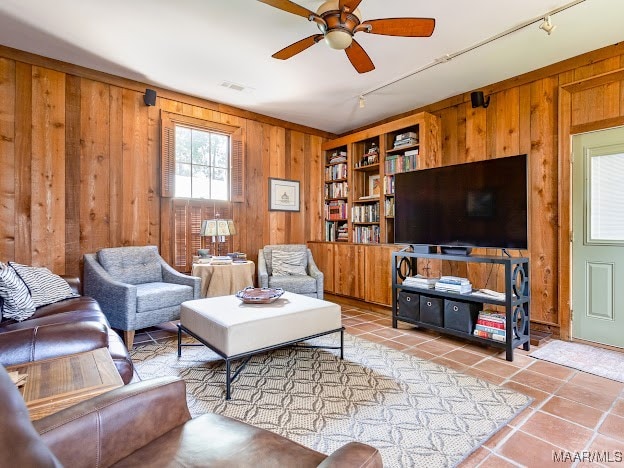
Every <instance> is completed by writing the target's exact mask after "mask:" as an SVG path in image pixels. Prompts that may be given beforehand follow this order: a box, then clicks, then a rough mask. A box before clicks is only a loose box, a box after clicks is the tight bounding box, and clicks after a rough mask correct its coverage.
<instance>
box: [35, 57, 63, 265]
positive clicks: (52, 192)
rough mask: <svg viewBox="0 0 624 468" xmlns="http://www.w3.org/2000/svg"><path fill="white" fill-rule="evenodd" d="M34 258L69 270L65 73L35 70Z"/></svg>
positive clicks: (42, 262)
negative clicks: (66, 259) (66, 236)
mask: <svg viewBox="0 0 624 468" xmlns="http://www.w3.org/2000/svg"><path fill="white" fill-rule="evenodd" d="M32 107H33V112H32V165H31V171H32V178H31V190H32V198H31V203H32V212H31V217H32V233H31V239H32V255H33V258H32V261H33V264H35V265H41V266H46V267H47V268H49V269H50V270H52V271H53V272H55V273H57V274H63V273H65V74H64V73H59V72H57V71H53V70H49V69H45V68H39V67H33V70H32Z"/></svg>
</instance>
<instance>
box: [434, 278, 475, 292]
mask: <svg viewBox="0 0 624 468" xmlns="http://www.w3.org/2000/svg"><path fill="white" fill-rule="evenodd" d="M435 289H436V291H446V292H454V293H457V294H470V293H471V292H472V283H471V282H470V281H469V280H468V278H462V277H459V276H441V277H440V279H439V280H438V281H437V282H436V283H435Z"/></svg>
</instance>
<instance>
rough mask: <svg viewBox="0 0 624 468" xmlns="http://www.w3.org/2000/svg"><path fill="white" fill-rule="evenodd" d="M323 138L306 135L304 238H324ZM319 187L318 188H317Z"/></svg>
mask: <svg viewBox="0 0 624 468" xmlns="http://www.w3.org/2000/svg"><path fill="white" fill-rule="evenodd" d="M322 143H323V139H322V138H321V137H318V136H314V135H306V147H305V162H306V170H305V174H306V176H305V180H306V184H307V187H306V191H307V194H308V195H307V197H306V216H305V218H306V223H307V224H306V237H305V238H306V239H309V240H322V239H323V238H324V229H323V228H324V224H325V223H324V213H323V180H324V179H323V177H324V173H323V167H324V162H323V156H322V150H321V144H322ZM319 187H320V188H319Z"/></svg>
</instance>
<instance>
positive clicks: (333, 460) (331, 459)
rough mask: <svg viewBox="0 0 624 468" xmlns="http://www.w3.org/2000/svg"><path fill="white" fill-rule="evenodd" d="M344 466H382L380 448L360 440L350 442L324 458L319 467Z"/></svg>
mask: <svg viewBox="0 0 624 468" xmlns="http://www.w3.org/2000/svg"><path fill="white" fill-rule="evenodd" d="M343 466H350V467H353V468H355V467H361V468H382V467H383V461H382V460H381V454H380V453H379V450H377V449H376V448H375V447H371V446H370V445H366V444H362V443H360V442H349V443H348V444H346V445H343V446H342V447H340V448H339V449H338V450H336V451H335V452H334V453H332V454H331V455H330V456H328V457H327V458H326V459H325V460H323V461H322V462H321V464H320V465H319V468H340V467H343Z"/></svg>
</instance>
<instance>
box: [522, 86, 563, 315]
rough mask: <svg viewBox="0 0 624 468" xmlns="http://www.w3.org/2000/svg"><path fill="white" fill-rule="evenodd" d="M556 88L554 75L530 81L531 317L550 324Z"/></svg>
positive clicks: (553, 290) (553, 309)
mask: <svg viewBox="0 0 624 468" xmlns="http://www.w3.org/2000/svg"><path fill="white" fill-rule="evenodd" d="M557 88H558V81H557V79H556V77H555V78H545V79H543V80H540V81H536V82H534V83H532V84H531V109H532V112H531V142H532V145H531V146H532V151H531V155H530V159H529V183H530V191H529V193H530V194H529V199H530V206H531V211H530V214H529V217H530V222H529V225H530V229H531V231H530V234H529V237H530V241H531V244H530V249H531V289H532V290H531V319H532V320H533V321H536V322H542V323H548V324H552V325H557V324H558V318H557V297H556V281H557V274H556V271H557V243H556V240H557V225H558V208H557V191H558V179H557V176H556V174H557V167H558V163H557V159H558V158H557V136H556V131H557V97H556V96H557Z"/></svg>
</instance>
